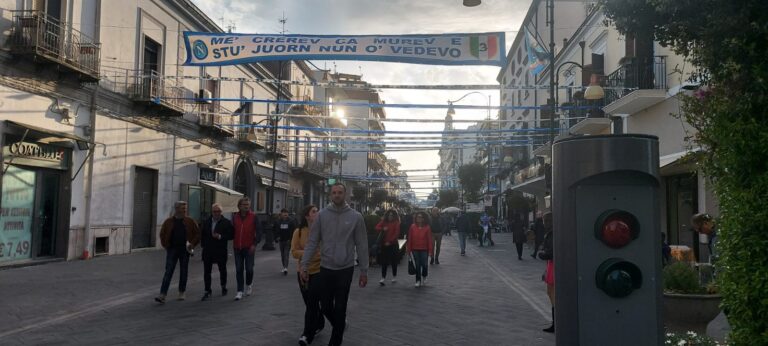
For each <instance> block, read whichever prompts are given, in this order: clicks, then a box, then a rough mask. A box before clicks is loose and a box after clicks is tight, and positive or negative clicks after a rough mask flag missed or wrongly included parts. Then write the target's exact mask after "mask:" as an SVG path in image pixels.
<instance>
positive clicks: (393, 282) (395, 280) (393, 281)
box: [389, 278, 397, 283]
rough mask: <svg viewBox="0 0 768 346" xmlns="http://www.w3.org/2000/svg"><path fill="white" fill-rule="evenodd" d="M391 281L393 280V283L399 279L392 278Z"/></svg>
mask: <svg viewBox="0 0 768 346" xmlns="http://www.w3.org/2000/svg"><path fill="white" fill-rule="evenodd" d="M389 282H391V283H395V282H397V279H395V278H392V280H389Z"/></svg>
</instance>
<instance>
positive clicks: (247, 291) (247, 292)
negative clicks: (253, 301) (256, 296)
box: [245, 285, 253, 296]
mask: <svg viewBox="0 0 768 346" xmlns="http://www.w3.org/2000/svg"><path fill="white" fill-rule="evenodd" d="M251 293H253V285H248V286H245V295H246V296H250V295H251Z"/></svg>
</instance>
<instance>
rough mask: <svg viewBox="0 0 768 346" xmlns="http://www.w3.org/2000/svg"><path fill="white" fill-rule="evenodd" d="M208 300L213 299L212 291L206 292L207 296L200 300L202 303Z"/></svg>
mask: <svg viewBox="0 0 768 346" xmlns="http://www.w3.org/2000/svg"><path fill="white" fill-rule="evenodd" d="M208 299H211V291H205V294H203V298H202V299H200V301H206V300H208Z"/></svg>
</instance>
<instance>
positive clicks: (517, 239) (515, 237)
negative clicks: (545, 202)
mask: <svg viewBox="0 0 768 346" xmlns="http://www.w3.org/2000/svg"><path fill="white" fill-rule="evenodd" d="M509 227H510V228H511V229H512V242H513V243H515V249H516V250H517V259H518V260H519V261H522V260H523V245H524V244H525V243H526V242H527V241H528V237H526V235H525V223H524V222H523V220H522V218H521V217H520V215H519V214H515V215H514V216H513V218H512V223H511V224H510V225H509Z"/></svg>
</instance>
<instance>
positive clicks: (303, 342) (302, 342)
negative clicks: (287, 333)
mask: <svg viewBox="0 0 768 346" xmlns="http://www.w3.org/2000/svg"><path fill="white" fill-rule="evenodd" d="M299 345H301V346H307V345H309V342H307V337H306V336H304V335H302V336H301V337H300V338H299Z"/></svg>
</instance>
